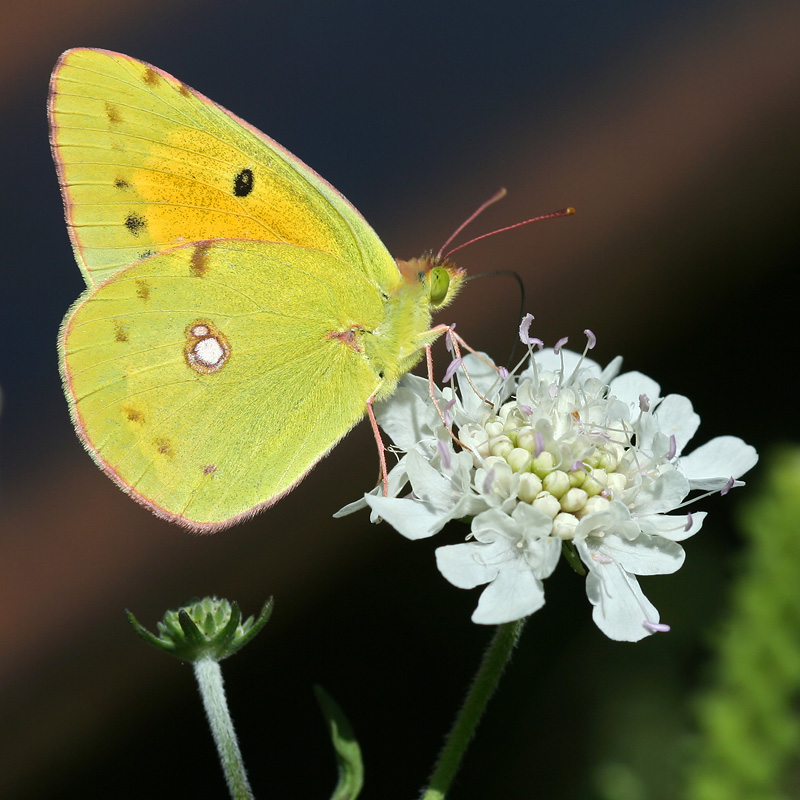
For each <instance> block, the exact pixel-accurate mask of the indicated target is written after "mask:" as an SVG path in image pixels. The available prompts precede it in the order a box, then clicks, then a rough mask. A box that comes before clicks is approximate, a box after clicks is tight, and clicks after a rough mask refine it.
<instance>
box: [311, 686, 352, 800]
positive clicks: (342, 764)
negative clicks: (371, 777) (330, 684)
mask: <svg viewBox="0 0 800 800" xmlns="http://www.w3.org/2000/svg"><path fill="white" fill-rule="evenodd" d="M314 695H315V696H316V698H317V702H318V703H319V707H320V709H321V710H322V713H323V715H324V716H325V719H326V720H327V722H328V727H329V728H330V733H331V741H332V742H333V749H334V750H335V751H336V766H337V769H338V770H339V781H338V782H337V784H336V788H335V789H334V790H333V794H332V795H331V800H355V798H356V797H358V795H359V794H360V792H361V788H362V786H363V785H364V763H363V762H362V760H361V748H360V747H359V746H358V742H357V741H356V738H355V735H354V734H353V729H352V728H351V727H350V723H349V722H348V721H347V717H345V715H344V712H343V711H342V709H341V708H339V706H338V705H337V704H336V702H335V701H334V700H333V698H332V697H331V696H330V695H329V694H328V693H327V692H326V691H325V690H324V689H323V688H322V687H321V686H315V687H314Z"/></svg>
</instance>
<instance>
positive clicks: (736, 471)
mask: <svg viewBox="0 0 800 800" xmlns="http://www.w3.org/2000/svg"><path fill="white" fill-rule="evenodd" d="M757 461H758V453H757V452H756V449H755V447H752V446H751V445H749V444H745V443H744V442H743V441H742V440H741V439H740V438H739V437H738V436H718V437H717V438H716V439H712V440H711V441H710V442H706V443H705V444H704V445H701V446H700V447H698V448H697V449H696V450H694V451H692V452H691V453H689V455H688V456H683V457H682V458H681V470H682V472H683V474H684V475H686V477H687V478H688V479H689V482H690V484H691V487H692V489H706V490H714V489H721V488H722V487H723V486H724V485H725V484H726V483H727V482H728V480H729V479H730V478H738V477H740V476H741V475H744V473H745V472H747V471H748V470H749V469H752V468H753V467H754V466H755V465H756V462H757Z"/></svg>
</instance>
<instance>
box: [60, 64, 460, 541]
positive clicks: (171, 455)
mask: <svg viewBox="0 0 800 800" xmlns="http://www.w3.org/2000/svg"><path fill="white" fill-rule="evenodd" d="M49 119H50V141H51V146H52V151H53V157H54V160H55V163H56V169H57V172H58V177H59V182H60V185H61V191H62V195H63V199H64V206H65V216H66V221H67V227H68V230H69V234H70V238H71V241H72V246H73V250H74V253H75V257H76V260H77V262H78V265H79V266H80V268H81V271H82V273H83V276H84V279H85V281H86V286H87V288H86V290H85V291H84V293H83V294H82V295H81V297H80V298H79V299H78V300H77V302H76V303H75V304H74V305H73V306H72V308H70V310H69V312H68V313H67V315H66V318H65V319H64V322H63V324H62V327H61V331H60V334H59V357H60V368H61V375H62V380H63V385H64V391H65V395H66V397H67V401H68V404H69V408H70V413H71V416H72V420H73V423H74V425H75V428H76V430H77V432H78V434H79V437H80V438H81V440H82V442H83V444H84V446H85V447H86V449H87V450H88V451H89V453H90V455H91V456H92V458H93V459H94V461H95V462H96V463H97V464H98V466H100V467H101V468H102V469H103V470H104V471H105V472H106V473H107V474H108V475H109V476H110V477H111V478H112V479H113V480H114V481H115V482H116V483H117V484H118V485H119V486H120V487H121V488H122V489H123V490H124V491H126V492H127V493H128V494H130V495H131V496H132V497H133V498H134V499H135V500H137V501H138V502H140V503H142V504H143V505H145V506H146V507H147V508H149V509H150V510H151V511H153V512H154V513H155V514H156V515H158V516H160V517H162V518H165V519H167V520H170V521H173V522H176V523H178V524H180V525H182V526H184V527H186V528H189V529H191V530H193V531H197V532H212V531H216V530H220V529H222V528H225V527H227V526H229V525H232V524H234V523H235V522H237V521H239V520H242V519H244V518H247V517H249V516H251V515H252V514H254V513H256V512H257V511H259V510H261V509H263V508H265V507H268V506H270V505H272V504H273V503H275V502H276V501H277V500H279V499H280V498H281V497H282V496H283V495H285V494H286V493H287V492H289V491H291V490H292V489H293V488H294V487H295V486H296V485H297V484H298V483H299V482H300V481H301V480H302V479H303V477H304V476H305V475H306V474H307V473H308V472H309V470H310V469H311V468H312V467H313V466H314V465H315V464H316V463H317V462H318V461H319V460H320V459H321V458H322V457H323V456H324V455H325V454H327V453H328V452H329V451H330V450H331V448H332V447H333V446H334V445H335V444H336V443H337V442H338V441H339V440H340V439H341V438H342V437H343V436H344V435H345V434H346V433H347V432H348V431H349V430H350V429H351V428H352V427H353V426H354V425H355V424H356V423H357V422H358V421H359V420H360V419H361V418H362V417H363V416H364V415H365V413H366V412H367V408H368V404H370V403H372V402H373V401H375V400H380V399H383V398H386V397H388V396H389V395H390V394H392V392H393V391H394V390H395V388H396V387H397V383H398V381H399V379H400V378H401V377H402V375H403V374H405V373H406V372H407V371H408V370H410V369H411V368H412V367H414V366H415V365H416V364H417V363H418V362H419V361H420V359H421V358H422V356H423V353H424V349H425V347H426V346H428V345H430V343H431V342H433V341H434V340H435V339H436V338H437V337H438V336H439V335H440V333H441V332H442V330H443V329H444V328H443V327H442V326H440V327H437V328H433V329H432V328H431V315H432V312H433V311H435V310H437V309H440V308H442V307H443V306H445V305H447V304H448V303H449V302H450V301H451V300H452V299H453V297H454V296H455V294H456V293H457V292H458V289H459V288H460V286H461V285H462V283H463V281H464V277H465V275H464V272H463V270H461V269H459V268H457V267H456V266H455V265H454V264H452V262H449V261H447V260H442V259H439V258H437V257H423V258H419V259H411V260H409V261H401V260H397V261H395V259H393V258H392V257H391V256H390V254H389V252H388V251H387V249H386V247H385V246H384V245H383V243H382V242H381V240H380V239H379V238H378V237H377V235H376V234H375V232H374V231H373V230H372V228H371V227H370V226H369V224H368V223H367V222H366V221H365V220H364V218H363V217H362V216H361V215H360V214H359V212H358V211H357V210H356V209H355V208H354V207H353V206H352V205H351V204H350V203H349V202H348V201H347V200H346V199H345V198H344V197H343V196H342V195H341V194H340V193H339V192H337V191H336V189H334V188H333V187H332V186H331V185H330V184H328V183H327V182H326V181H324V180H323V179H322V178H321V177H320V176H319V175H317V174H316V173H315V172H314V171H313V170H312V169H310V168H309V167H308V166H306V165H305V164H304V163H303V162H302V161H300V160H299V159H298V158H296V157H295V156H294V155H292V154H291V153H289V152H288V151H287V150H286V149H285V148H283V147H281V146H280V145H279V144H278V143H277V142H274V141H273V140H272V139H270V138H269V137H267V136H265V135H264V134H263V133H261V132H260V131H258V130H257V129H256V128H254V127H253V126H251V125H249V124H248V123H246V122H244V121H243V120H241V119H239V118H238V117H236V116H235V115H234V114H232V113H230V112H229V111H227V110H226V109H224V108H222V107H221V106H219V105H217V104H216V103H214V102H212V101H211V100H209V99H208V98H206V97H204V96H203V95H202V94H200V93H199V92H196V91H195V90H194V89H191V88H189V87H188V86H187V85H186V84H184V83H182V82H181V81H178V80H176V79H175V78H174V77H172V76H171V75H168V74H167V73H165V72H163V71H162V70H159V69H157V68H156V67H153V66H151V65H149V64H146V63H144V62H142V61H138V60H136V59H134V58H130V57H128V56H125V55H121V54H119V53H113V52H109V51H105V50H94V49H75V50H69V51H67V52H66V53H64V54H63V55H62V56H61V58H60V60H59V62H58V64H57V65H56V68H55V70H54V72H53V75H52V78H51V84H50V99H49Z"/></svg>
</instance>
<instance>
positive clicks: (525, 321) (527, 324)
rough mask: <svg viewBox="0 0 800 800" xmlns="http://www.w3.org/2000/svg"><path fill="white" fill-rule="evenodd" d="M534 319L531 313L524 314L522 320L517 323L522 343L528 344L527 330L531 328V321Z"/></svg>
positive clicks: (528, 335)
mask: <svg viewBox="0 0 800 800" xmlns="http://www.w3.org/2000/svg"><path fill="white" fill-rule="evenodd" d="M533 320H534V316H533V314H526V315H525V316H524V317H523V318H522V322H520V324H519V340H520V341H521V342H522V344H530V342H531V339H530V334H529V331H530V329H531V323H532V322H533Z"/></svg>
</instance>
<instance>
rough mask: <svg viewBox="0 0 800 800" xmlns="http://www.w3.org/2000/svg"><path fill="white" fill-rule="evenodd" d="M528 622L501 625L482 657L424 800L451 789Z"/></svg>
mask: <svg viewBox="0 0 800 800" xmlns="http://www.w3.org/2000/svg"><path fill="white" fill-rule="evenodd" d="M524 625H525V620H524V619H520V620H517V621H516V622H507V623H505V624H504V625H498V626H497V630H496V631H495V634H494V637H493V638H492V641H491V642H490V643H489V647H487V648H486V652H485V653H484V654H483V660H482V661H481V665H480V667H479V668H478V672H477V674H476V675H475V678H474V680H473V681H472V686H470V688H469V691H468V692H467V696H466V698H465V699H464V704H463V705H462V706H461V710H460V711H459V712H458V717H457V718H456V721H455V723H454V724H453V727H452V728H451V729H450V733H449V734H448V735H447V740H446V741H445V745H444V749H443V750H442V752H441V754H440V755H439V760H438V762H437V764H436V768H435V769H434V772H433V776H432V777H431V781H430V784H429V786H428V788H427V789H426V790H425V793H424V794H423V795H422V800H442V798H444V796H445V795H446V794H447V792H448V790H449V789H450V784H451V783H452V782H453V778H455V776H456V773H457V772H458V769H459V767H460V766H461V760H462V759H463V758H464V753H465V752H466V750H467V745H469V742H470V740H471V739H472V736H473V734H474V733H475V729H476V728H477V727H478V723H479V722H480V719H481V717H482V716H483V712H484V711H485V710H486V706H487V704H488V702H489V698H491V696H492V695H493V694H494V691H495V689H496V688H497V684H498V683H499V682H500V676H501V675H502V674H503V670H504V669H505V668H506V664H508V662H509V660H510V659H511V653H512V652H513V650H514V647H515V646H516V644H517V641H518V640H519V636H520V633H522V627H523V626H524Z"/></svg>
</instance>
